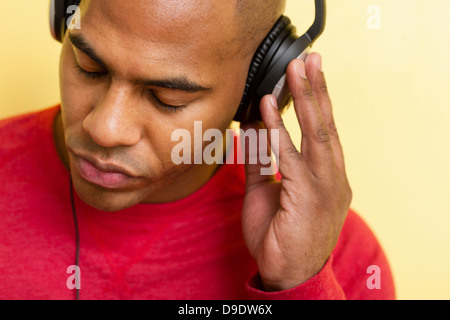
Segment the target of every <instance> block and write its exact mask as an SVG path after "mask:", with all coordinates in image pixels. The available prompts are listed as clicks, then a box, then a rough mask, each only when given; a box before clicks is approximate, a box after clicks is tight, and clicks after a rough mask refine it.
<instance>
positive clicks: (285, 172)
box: [261, 95, 306, 180]
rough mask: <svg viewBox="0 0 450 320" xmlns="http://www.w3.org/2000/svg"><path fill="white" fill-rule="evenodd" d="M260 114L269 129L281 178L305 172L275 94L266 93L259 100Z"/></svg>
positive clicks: (293, 176) (271, 144) (294, 177)
mask: <svg viewBox="0 0 450 320" xmlns="http://www.w3.org/2000/svg"><path fill="white" fill-rule="evenodd" d="M261 116H262V119H263V121H264V124H265V125H266V127H267V129H268V130H269V133H268V135H269V141H270V146H271V149H272V151H273V153H274V154H275V158H276V159H277V162H278V168H279V171H280V174H281V176H282V177H283V179H292V180H295V179H296V177H298V176H299V175H304V174H305V173H306V171H305V169H306V166H305V164H304V161H303V159H302V157H301V155H300V153H299V152H298V151H297V149H296V148H295V145H294V144H293V142H292V139H291V137H290V135H289V132H288V131H287V129H286V127H285V125H284V122H283V119H282V117H281V114H280V111H279V110H278V106H277V101H276V98H275V96H273V95H266V96H264V97H263V99H262V100H261Z"/></svg>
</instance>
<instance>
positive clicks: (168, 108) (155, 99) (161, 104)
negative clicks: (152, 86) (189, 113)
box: [148, 90, 186, 112]
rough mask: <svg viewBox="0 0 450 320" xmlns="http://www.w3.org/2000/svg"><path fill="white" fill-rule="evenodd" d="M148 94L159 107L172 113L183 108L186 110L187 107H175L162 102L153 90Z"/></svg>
mask: <svg viewBox="0 0 450 320" xmlns="http://www.w3.org/2000/svg"><path fill="white" fill-rule="evenodd" d="M148 93H149V95H150V98H151V99H152V100H153V101H154V102H155V103H156V104H157V105H158V107H160V108H162V109H164V110H167V111H171V112H177V111H180V110H181V109H183V108H186V105H181V106H173V105H170V104H167V103H164V102H162V101H161V100H160V99H159V98H158V97H157V96H156V95H155V93H154V92H153V90H148Z"/></svg>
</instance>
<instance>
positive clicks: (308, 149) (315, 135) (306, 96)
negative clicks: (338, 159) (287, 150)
mask: <svg viewBox="0 0 450 320" xmlns="http://www.w3.org/2000/svg"><path fill="white" fill-rule="evenodd" d="M286 76H287V81H288V86H289V90H290V91H291V94H292V98H293V101H294V109H295V113H296V115H297V119H298V121H299V124H300V129H301V132H302V144H301V154H302V156H303V157H304V159H305V161H306V163H307V165H308V168H309V169H310V170H311V172H312V173H313V174H314V175H315V176H321V175H324V174H327V173H328V172H329V171H330V170H331V169H332V168H334V166H335V163H334V153H333V149H332V146H331V141H330V135H329V132H328V129H327V127H326V125H325V122H324V118H323V115H322V112H321V110H320V107H319V103H318V102H317V100H316V98H315V97H314V92H313V90H312V88H311V85H310V83H309V80H308V79H307V77H306V70H305V63H304V62H303V61H302V60H298V59H296V60H293V61H292V62H291V63H290V64H289V66H288V70H287V74H286Z"/></svg>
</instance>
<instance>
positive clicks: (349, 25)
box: [0, 0, 450, 299]
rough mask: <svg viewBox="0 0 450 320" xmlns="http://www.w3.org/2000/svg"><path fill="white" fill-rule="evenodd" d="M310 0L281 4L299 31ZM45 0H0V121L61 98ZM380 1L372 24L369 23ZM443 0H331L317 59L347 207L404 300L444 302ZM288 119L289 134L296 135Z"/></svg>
mask: <svg viewBox="0 0 450 320" xmlns="http://www.w3.org/2000/svg"><path fill="white" fill-rule="evenodd" d="M312 3H313V1H312V0H288V8H287V15H288V16H289V17H291V19H292V20H293V22H294V23H295V24H296V25H297V27H298V29H299V32H301V31H303V30H306V29H307V27H308V26H309V24H310V23H311V22H312V15H313V11H314V8H313V5H312ZM47 6H48V4H47V1H45V0H44V1H42V0H41V1H36V0H22V1H13V0H0V43H1V50H0V106H1V107H0V118H4V117H6V116H10V115H15V114H20V113H23V112H26V111H31V110H38V109H42V108H44V107H47V106H50V105H53V104H55V103H57V102H58V101H59V88H58V60H59V50H60V45H59V44H58V43H57V42H55V41H54V40H52V39H51V37H50V35H49V31H48V13H47V11H48V7H47ZM371 6H376V7H375V8H377V9H379V10H380V13H381V20H380V23H381V25H380V28H379V29H376V28H375V29H371V28H369V27H368V24H367V22H368V20H369V22H372V24H371V25H372V26H373V23H374V22H376V21H375V20H371V18H374V17H373V16H372V14H373V11H372V12H369V13H368V11H367V10H368V8H369V7H371ZM449 14H450V1H448V0H433V1H424V0H422V1H419V0H396V1H392V0H332V1H330V0H329V1H328V20H327V29H326V32H325V33H324V35H323V36H322V38H320V39H319V40H318V42H317V43H316V46H315V50H317V51H319V52H320V53H321V54H322V55H323V57H324V70H325V72H326V75H327V79H328V84H329V88H330V92H331V95H332V99H333V101H334V109H335V118H336V121H337V125H338V129H339V131H340V135H341V139H342V142H343V145H344V149H345V155H346V161H347V167H348V175H349V179H350V181H351V184H352V187H353V191H354V200H353V204H352V207H353V208H354V209H356V211H358V212H359V213H360V214H361V215H362V216H363V218H364V219H365V220H366V221H367V222H368V223H369V224H370V226H371V227H372V229H373V230H374V232H375V234H376V235H377V236H378V238H379V240H380V242H381V243H382V245H383V247H384V249H385V251H386V253H387V256H388V258H389V260H390V262H391V265H392V269H393V272H394V276H395V280H396V288H397V293H398V298H399V299H450V289H449V287H450V210H449V205H448V202H449V199H450V169H449V165H450V148H449V146H450V130H449V129H448V128H447V127H448V125H449V123H450V94H449V89H448V86H449V83H450V62H449V59H448V57H449V56H450V37H449V36H448V35H449V34H450V25H449V23H448V22H447V21H448V15H449ZM285 119H286V120H287V121H288V127H289V128H290V130H291V132H292V136H293V138H294V139H297V140H298V139H299V137H300V133H299V129H298V127H297V125H296V123H295V117H294V115H293V112H292V110H290V111H289V112H288V113H287V114H286V116H285Z"/></svg>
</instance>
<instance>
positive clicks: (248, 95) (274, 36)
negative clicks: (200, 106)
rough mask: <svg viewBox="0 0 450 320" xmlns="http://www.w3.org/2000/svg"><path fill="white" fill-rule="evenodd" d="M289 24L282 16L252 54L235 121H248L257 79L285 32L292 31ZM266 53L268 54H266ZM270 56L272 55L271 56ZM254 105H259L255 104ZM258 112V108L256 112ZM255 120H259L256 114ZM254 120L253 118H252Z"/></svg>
mask: <svg viewBox="0 0 450 320" xmlns="http://www.w3.org/2000/svg"><path fill="white" fill-rule="evenodd" d="M290 25H291V21H290V20H289V18H287V17H285V16H282V17H281V18H280V19H278V21H277V22H276V23H275V25H274V26H273V28H272V30H271V31H270V32H269V34H268V35H267V36H266V38H265V39H264V40H263V41H262V43H261V44H260V46H259V47H258V49H257V50H256V53H255V55H254V56H253V59H252V62H251V63H250V68H249V72H248V76H247V82H246V84H245V90H244V94H243V97H242V100H241V104H240V106H239V109H238V111H237V113H236V115H235V117H234V120H235V121H241V122H248V121H249V120H250V119H249V116H250V108H252V106H253V105H254V104H255V101H253V100H254V93H255V91H256V88H257V87H258V81H259V80H261V77H262V76H263V74H264V72H265V69H266V68H267V66H268V65H269V63H270V61H271V59H272V58H273V54H274V53H275V52H276V50H277V48H278V47H279V46H280V45H281V43H282V41H283V39H284V38H285V36H286V34H290V33H291V32H292V29H293V27H292V28H288V27H289V26H290ZM268 54H270V55H269V56H268ZM271 56H272V57H271ZM257 104H259V102H257ZM255 107H259V105H258V106H255ZM257 113H258V114H259V109H258V112H257ZM257 118H259V119H256V120H260V115H259V117H258V116H257ZM253 120H255V119H253Z"/></svg>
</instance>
